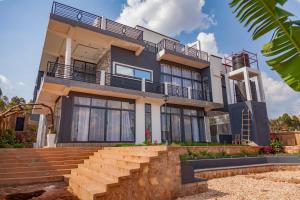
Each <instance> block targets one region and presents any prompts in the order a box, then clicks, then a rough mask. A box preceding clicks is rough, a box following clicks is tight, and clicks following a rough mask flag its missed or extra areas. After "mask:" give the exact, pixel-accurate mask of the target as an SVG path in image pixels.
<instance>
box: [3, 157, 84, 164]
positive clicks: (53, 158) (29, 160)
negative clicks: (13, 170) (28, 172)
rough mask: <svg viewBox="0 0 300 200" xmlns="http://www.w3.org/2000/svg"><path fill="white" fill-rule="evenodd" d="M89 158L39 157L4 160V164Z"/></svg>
mask: <svg viewBox="0 0 300 200" xmlns="http://www.w3.org/2000/svg"><path fill="white" fill-rule="evenodd" d="M87 158H89V156H66V157H63V156H62V157H41V158H30V157H29V158H27V159H26V158H21V159H6V160H5V163H11V164H13V163H37V162H49V161H66V160H83V159H87Z"/></svg>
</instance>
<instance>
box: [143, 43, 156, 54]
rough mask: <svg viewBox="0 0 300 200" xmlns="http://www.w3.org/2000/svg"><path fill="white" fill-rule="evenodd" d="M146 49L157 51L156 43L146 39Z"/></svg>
mask: <svg viewBox="0 0 300 200" xmlns="http://www.w3.org/2000/svg"><path fill="white" fill-rule="evenodd" d="M144 45H145V50H147V51H150V52H152V53H156V52H157V48H156V44H155V43H153V42H149V41H147V40H144Z"/></svg>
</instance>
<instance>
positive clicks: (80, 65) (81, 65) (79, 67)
mask: <svg viewBox="0 0 300 200" xmlns="http://www.w3.org/2000/svg"><path fill="white" fill-rule="evenodd" d="M74 70H75V71H79V72H85V62H83V61H79V60H74Z"/></svg>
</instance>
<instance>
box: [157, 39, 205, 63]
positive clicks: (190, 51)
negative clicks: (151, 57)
mask: <svg viewBox="0 0 300 200" xmlns="http://www.w3.org/2000/svg"><path fill="white" fill-rule="evenodd" d="M163 49H166V50H169V51H172V52H176V53H179V54H182V55H186V56H189V57H192V58H196V59H199V60H205V61H208V53H207V52H204V51H200V50H198V49H195V48H194V47H189V46H187V45H184V44H181V43H179V42H175V41H172V40H168V39H162V40H161V41H160V42H159V43H158V44H157V51H161V50H163Z"/></svg>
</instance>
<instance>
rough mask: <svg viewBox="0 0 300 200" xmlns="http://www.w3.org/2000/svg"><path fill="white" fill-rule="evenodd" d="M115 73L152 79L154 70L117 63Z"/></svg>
mask: <svg viewBox="0 0 300 200" xmlns="http://www.w3.org/2000/svg"><path fill="white" fill-rule="evenodd" d="M115 74H117V75H122V76H128V77H133V78H137V79H142V78H144V79H146V80H148V81H152V72H151V71H147V70H143V69H140V68H135V67H129V66H126V65H121V64H116V65H115Z"/></svg>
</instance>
